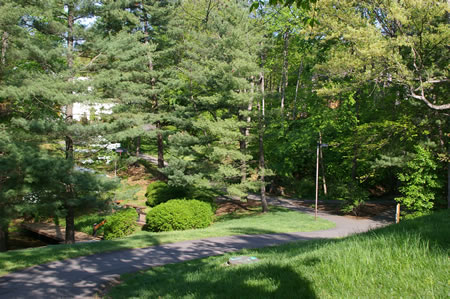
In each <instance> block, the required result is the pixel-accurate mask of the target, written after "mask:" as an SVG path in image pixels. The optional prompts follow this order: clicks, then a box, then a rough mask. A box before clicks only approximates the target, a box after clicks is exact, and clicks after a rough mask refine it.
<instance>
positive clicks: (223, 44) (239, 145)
mask: <svg viewBox="0 0 450 299" xmlns="http://www.w3.org/2000/svg"><path fill="white" fill-rule="evenodd" d="M182 5H183V6H182V8H181V9H180V11H179V12H178V14H177V15H178V16H179V19H178V22H180V24H177V26H174V27H173V28H175V29H177V28H178V30H179V31H176V30H175V31H174V32H173V34H174V35H175V36H176V37H177V38H178V39H179V41H180V47H179V51H178V52H179V53H181V54H179V55H180V58H178V60H179V64H178V65H177V68H178V70H179V73H178V77H179V78H181V80H179V81H178V86H179V89H180V92H179V95H178V97H177V98H176V99H177V110H176V112H177V113H179V114H181V115H183V119H184V122H182V123H179V124H177V128H178V131H177V133H176V134H174V135H172V136H171V137H170V139H169V143H170V153H171V159H170V160H169V166H168V167H167V169H166V170H165V173H166V174H167V176H168V178H169V182H170V183H172V184H175V185H182V186H186V185H200V186H207V187H211V186H213V187H214V188H216V189H218V190H223V189H226V190H227V192H228V193H230V194H233V195H237V196H241V197H242V196H245V195H246V192H247V190H248V189H249V188H255V186H256V184H255V178H254V175H256V172H255V169H254V168H253V167H252V165H249V164H248V162H249V161H250V159H251V157H252V156H251V155H250V153H249V152H248V148H247V147H248V145H247V144H248V141H249V140H250V139H249V138H250V136H249V133H250V132H251V129H252V127H253V122H254V120H255V118H254V117H253V113H254V112H253V111H252V109H253V106H254V101H256V96H257V94H258V93H257V91H256V89H255V86H254V81H255V78H257V76H259V66H258V48H259V45H260V40H261V39H262V36H261V35H260V34H259V33H258V30H257V28H256V27H255V22H254V21H252V20H251V19H250V17H249V15H248V7H245V6H244V5H242V3H234V2H226V3H222V2H219V1H212V2H211V1H185V2H183V4H182ZM181 28H182V29H183V30H181Z"/></svg>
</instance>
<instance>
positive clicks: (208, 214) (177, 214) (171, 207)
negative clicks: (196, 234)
mask: <svg viewBox="0 0 450 299" xmlns="http://www.w3.org/2000/svg"><path fill="white" fill-rule="evenodd" d="M213 216H214V213H213V210H212V208H211V205H210V204H209V203H207V202H203V201H200V200H196V199H172V200H169V201H168V202H165V203H162V204H160V205H158V206H156V207H154V208H153V209H152V210H151V211H150V212H149V213H148V214H147V224H146V226H145V228H144V229H146V230H149V231H153V232H162V231H173V230H186V229H193V228H205V227H208V226H209V225H210V224H211V222H212V220H213Z"/></svg>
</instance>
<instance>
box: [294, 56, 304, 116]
mask: <svg viewBox="0 0 450 299" xmlns="http://www.w3.org/2000/svg"><path fill="white" fill-rule="evenodd" d="M302 71H303V59H302V61H301V62H300V66H299V67H298V76H297V84H296V85H295V97H294V108H293V110H292V119H293V120H294V119H296V118H297V117H296V116H297V97H298V86H299V85H300V77H301V75H302Z"/></svg>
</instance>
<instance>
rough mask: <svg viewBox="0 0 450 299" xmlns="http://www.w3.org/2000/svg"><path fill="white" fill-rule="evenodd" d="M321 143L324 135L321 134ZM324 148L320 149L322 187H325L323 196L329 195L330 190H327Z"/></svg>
mask: <svg viewBox="0 0 450 299" xmlns="http://www.w3.org/2000/svg"><path fill="white" fill-rule="evenodd" d="M319 142H320V144H322V133H321V132H319ZM322 151H323V148H322V147H320V149H319V155H320V167H321V170H322V185H323V194H325V195H327V194H328V188H327V179H326V177H325V162H324V160H323V152H322Z"/></svg>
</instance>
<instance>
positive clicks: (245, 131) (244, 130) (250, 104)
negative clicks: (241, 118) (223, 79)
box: [239, 76, 255, 183]
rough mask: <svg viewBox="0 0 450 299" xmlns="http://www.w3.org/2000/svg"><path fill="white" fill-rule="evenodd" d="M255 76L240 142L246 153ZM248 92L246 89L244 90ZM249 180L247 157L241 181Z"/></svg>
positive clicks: (243, 151) (242, 149) (244, 161)
mask: <svg viewBox="0 0 450 299" xmlns="http://www.w3.org/2000/svg"><path fill="white" fill-rule="evenodd" d="M253 80H254V77H253V76H252V77H251V83H250V84H251V89H250V99H249V101H248V105H247V113H248V115H247V117H246V120H245V122H246V126H245V127H244V128H241V134H242V135H243V140H241V141H240V142H239V148H240V150H241V153H242V154H244V155H246V154H247V147H248V144H247V142H248V137H249V136H250V123H251V121H252V117H251V116H250V113H251V112H252V110H253V96H254V85H255V84H254V82H253ZM244 92H246V90H245V91H244ZM246 180H247V161H246V160H245V159H243V160H242V164H241V183H244V182H245V181H246Z"/></svg>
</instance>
